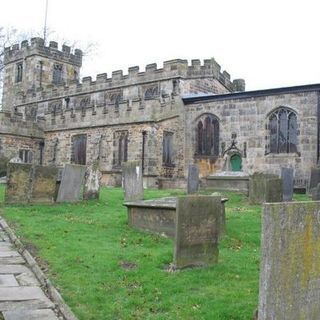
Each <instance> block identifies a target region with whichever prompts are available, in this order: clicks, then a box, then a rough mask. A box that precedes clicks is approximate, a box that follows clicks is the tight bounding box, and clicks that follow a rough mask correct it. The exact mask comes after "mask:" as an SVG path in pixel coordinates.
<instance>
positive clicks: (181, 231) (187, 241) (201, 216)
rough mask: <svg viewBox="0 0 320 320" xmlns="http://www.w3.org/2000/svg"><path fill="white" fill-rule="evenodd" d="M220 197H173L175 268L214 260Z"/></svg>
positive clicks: (215, 259) (216, 249)
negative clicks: (174, 209)
mask: <svg viewBox="0 0 320 320" xmlns="http://www.w3.org/2000/svg"><path fill="white" fill-rule="evenodd" d="M221 214H222V209H221V197H212V196H185V197H179V198H178V199H177V208H176V227H175V228H176V230H175V248H174V262H173V263H174V265H175V267H176V268H178V269H180V268H185V267H191V266H202V265H209V264H215V263H217V262H218V254H219V250H218V238H219V224H220V221H221V217H220V216H221Z"/></svg>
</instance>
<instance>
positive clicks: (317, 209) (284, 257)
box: [258, 202, 320, 320]
mask: <svg viewBox="0 0 320 320" xmlns="http://www.w3.org/2000/svg"><path fill="white" fill-rule="evenodd" d="M261 240H262V241H261V252H262V259H261V268H260V292H259V310H258V319H259V320H269V319H281V320H300V319H308V320H317V319H319V317H320V303H319V301H320V202H286V203H267V204H265V205H264V213H263V218H262V237H261Z"/></svg>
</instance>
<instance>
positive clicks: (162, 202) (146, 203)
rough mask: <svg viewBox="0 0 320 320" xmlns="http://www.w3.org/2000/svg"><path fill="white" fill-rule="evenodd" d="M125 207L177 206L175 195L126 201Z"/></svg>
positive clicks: (174, 207)
mask: <svg viewBox="0 0 320 320" xmlns="http://www.w3.org/2000/svg"><path fill="white" fill-rule="evenodd" d="M228 200H229V199H228V198H224V197H221V202H222V203H225V202H227V201H228ZM123 205H124V206H126V207H141V208H155V209H157V208H161V209H163V208H165V209H172V210H175V209H176V207H177V197H165V198H159V199H150V200H138V201H128V202H124V204H123Z"/></svg>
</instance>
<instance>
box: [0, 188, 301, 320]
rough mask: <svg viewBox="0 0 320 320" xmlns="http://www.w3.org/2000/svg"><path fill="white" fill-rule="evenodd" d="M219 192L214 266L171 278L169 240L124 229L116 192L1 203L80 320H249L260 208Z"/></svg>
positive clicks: (256, 269)
mask: <svg viewBox="0 0 320 320" xmlns="http://www.w3.org/2000/svg"><path fill="white" fill-rule="evenodd" d="M3 193H4V188H3V187H0V200H1V201H2V202H3ZM179 193H181V192H178V191H170V190H165V191H163V190H162V191H160V190H146V192H145V194H146V198H148V199H149V198H155V197H163V196H169V195H177V194H179ZM226 195H227V196H228V197H229V199H230V200H229V202H227V204H226V208H227V235H226V236H225V237H224V239H223V240H222V241H221V243H220V245H219V249H220V253H219V263H218V264H217V265H215V266H212V267H207V268H201V269H200V268H197V269H186V270H183V271H180V272H174V273H171V272H166V271H165V267H166V266H167V265H168V264H169V263H170V262H172V256H173V241H172V240H170V239H166V238H163V237H160V236H155V235H149V234H144V233H141V232H137V231H135V230H132V229H130V228H129V227H128V225H127V214H126V208H125V207H123V206H122V202H123V194H122V190H121V189H118V188H112V189H109V188H103V189H102V192H101V199H100V200H99V201H87V202H82V203H78V204H56V205H33V206H8V207H6V208H5V209H4V212H3V215H4V217H5V218H6V220H7V221H8V223H9V224H10V225H11V227H13V228H14V229H15V230H16V233H17V234H18V235H19V236H21V238H22V241H23V242H24V243H25V244H27V245H28V248H29V249H30V251H32V252H33V254H34V255H35V256H36V257H37V258H38V261H39V260H40V261H41V265H42V266H43V267H44V268H47V271H46V273H47V274H48V276H49V278H50V279H51V280H52V282H53V283H54V285H55V286H56V287H57V288H58V290H59V291H60V292H61V293H62V295H63V297H64V299H65V301H66V302H67V304H69V306H70V307H71V309H72V310H73V311H74V313H75V314H76V315H77V316H78V317H79V319H80V320H90V319H91V320H100V319H125V320H127V319H166V320H167V319H183V320H185V319H197V320H198V319H210V320H212V319H213V320H216V319H228V320H231V319H234V320H235V319H237V320H240V319H245V320H248V319H251V317H252V314H253V311H254V310H255V308H256V307H257V303H258V282H259V260H260V252H259V246H260V217H261V207H260V206H250V205H248V203H247V199H246V197H244V196H243V195H240V194H235V193H226ZM297 199H298V200H305V199H306V196H304V195H303V196H302V195H297Z"/></svg>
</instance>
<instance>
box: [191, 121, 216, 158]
mask: <svg viewBox="0 0 320 320" xmlns="http://www.w3.org/2000/svg"><path fill="white" fill-rule="evenodd" d="M196 130H197V134H196V135H197V149H196V155H204V156H218V155H219V120H218V119H217V118H216V117H215V116H213V115H206V116H205V117H204V118H202V119H200V120H199V121H198V123H197V128H196Z"/></svg>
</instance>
